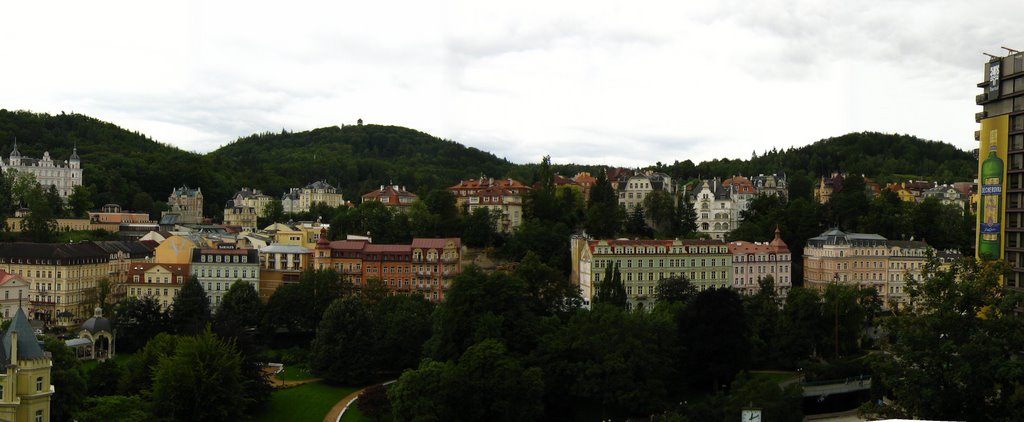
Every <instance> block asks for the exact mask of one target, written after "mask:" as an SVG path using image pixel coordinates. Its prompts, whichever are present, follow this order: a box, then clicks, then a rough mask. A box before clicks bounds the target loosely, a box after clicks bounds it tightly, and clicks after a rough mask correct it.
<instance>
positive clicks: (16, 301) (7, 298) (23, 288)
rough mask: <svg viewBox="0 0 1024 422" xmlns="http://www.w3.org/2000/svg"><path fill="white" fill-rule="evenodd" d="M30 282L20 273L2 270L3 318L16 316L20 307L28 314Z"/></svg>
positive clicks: (0, 298)
mask: <svg viewBox="0 0 1024 422" xmlns="http://www.w3.org/2000/svg"><path fill="white" fill-rule="evenodd" d="M28 298H29V283H28V281H26V280H25V278H23V277H22V276H20V275H18V274H11V273H9V272H7V271H3V270H0V308H3V311H2V312H3V319H4V320H5V321H6V320H8V319H11V318H13V317H14V314H16V313H18V309H19V308H20V309H21V310H22V311H24V312H25V314H26V315H28V314H29V313H30V312H31V311H30V310H29V308H28V300H29V299H28Z"/></svg>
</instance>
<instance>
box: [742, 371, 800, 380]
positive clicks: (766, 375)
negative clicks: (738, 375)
mask: <svg viewBox="0 0 1024 422" xmlns="http://www.w3.org/2000/svg"><path fill="white" fill-rule="evenodd" d="M797 376H799V374H798V373H796V372H776V371H770V372H758V371H751V372H750V377H751V378H753V379H764V380H768V381H774V382H783V381H786V380H788V379H792V378H796V377H797Z"/></svg>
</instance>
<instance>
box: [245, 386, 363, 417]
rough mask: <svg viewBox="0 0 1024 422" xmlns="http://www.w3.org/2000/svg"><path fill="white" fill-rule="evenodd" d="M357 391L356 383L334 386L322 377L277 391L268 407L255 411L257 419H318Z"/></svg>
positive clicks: (271, 397)
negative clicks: (261, 411) (353, 384)
mask: <svg viewBox="0 0 1024 422" xmlns="http://www.w3.org/2000/svg"><path fill="white" fill-rule="evenodd" d="M353 391H356V388H353V387H335V386H332V385H328V384H326V383H324V382H323V381H317V382H311V383H309V384H303V385H300V386H298V387H292V388H286V389H283V390H278V391H275V392H274V393H273V394H272V395H271V396H270V403H269V404H268V405H267V410H266V411H265V412H263V413H262V414H259V415H256V417H255V418H254V420H256V421H257V422H262V421H266V422H272V421H290V422H303V421H308V422H319V421H322V420H324V415H326V414H327V412H329V411H330V410H331V407H332V406H334V404H335V403H337V402H338V400H341V399H342V398H343V397H345V396H347V395H349V394H351V393H352V392H353Z"/></svg>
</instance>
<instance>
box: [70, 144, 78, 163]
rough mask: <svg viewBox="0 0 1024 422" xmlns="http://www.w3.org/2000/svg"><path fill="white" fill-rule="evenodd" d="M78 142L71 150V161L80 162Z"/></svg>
mask: <svg viewBox="0 0 1024 422" xmlns="http://www.w3.org/2000/svg"><path fill="white" fill-rule="evenodd" d="M78 160H79V158H78V141H75V146H74V147H73V148H72V149H71V161H78Z"/></svg>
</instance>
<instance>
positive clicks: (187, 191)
mask: <svg viewBox="0 0 1024 422" xmlns="http://www.w3.org/2000/svg"><path fill="white" fill-rule="evenodd" d="M202 222H203V192H202V189H200V188H195V189H192V188H189V187H188V186H182V187H180V188H174V190H172V191H171V195H170V196H168V197H167V211H164V212H162V213H161V214H160V225H161V226H170V227H173V226H174V225H177V224H201V223H202Z"/></svg>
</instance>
